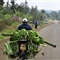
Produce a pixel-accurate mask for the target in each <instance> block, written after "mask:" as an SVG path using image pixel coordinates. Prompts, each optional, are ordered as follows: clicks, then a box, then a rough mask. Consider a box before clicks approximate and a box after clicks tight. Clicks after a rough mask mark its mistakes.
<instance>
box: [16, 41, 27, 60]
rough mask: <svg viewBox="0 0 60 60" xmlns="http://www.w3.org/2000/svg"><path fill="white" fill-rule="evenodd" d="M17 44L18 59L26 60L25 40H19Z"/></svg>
mask: <svg viewBox="0 0 60 60" xmlns="http://www.w3.org/2000/svg"><path fill="white" fill-rule="evenodd" d="M18 44H19V52H18V55H19V59H21V60H25V59H26V53H27V40H20V41H18ZM19 59H17V60H19Z"/></svg>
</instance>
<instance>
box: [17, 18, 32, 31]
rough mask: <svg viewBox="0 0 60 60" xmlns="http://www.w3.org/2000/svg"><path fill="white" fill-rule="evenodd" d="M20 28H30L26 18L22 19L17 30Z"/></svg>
mask: <svg viewBox="0 0 60 60" xmlns="http://www.w3.org/2000/svg"><path fill="white" fill-rule="evenodd" d="M21 29H26V30H32V28H31V26H29V25H28V20H27V19H26V18H24V19H23V24H21V25H20V26H19V27H18V30H21Z"/></svg>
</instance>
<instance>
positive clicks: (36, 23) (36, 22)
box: [34, 20, 38, 29]
mask: <svg viewBox="0 0 60 60" xmlns="http://www.w3.org/2000/svg"><path fill="white" fill-rule="evenodd" d="M34 24H35V29H37V26H38V21H37V20H35V21H34Z"/></svg>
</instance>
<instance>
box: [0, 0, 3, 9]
mask: <svg viewBox="0 0 60 60" xmlns="http://www.w3.org/2000/svg"><path fill="white" fill-rule="evenodd" d="M3 4H4V1H3V0H0V10H1V9H2V6H3Z"/></svg>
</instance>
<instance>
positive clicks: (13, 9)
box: [11, 0, 15, 13]
mask: <svg viewBox="0 0 60 60" xmlns="http://www.w3.org/2000/svg"><path fill="white" fill-rule="evenodd" d="M11 4H12V6H11V9H12V11H13V13H15V0H11Z"/></svg>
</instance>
